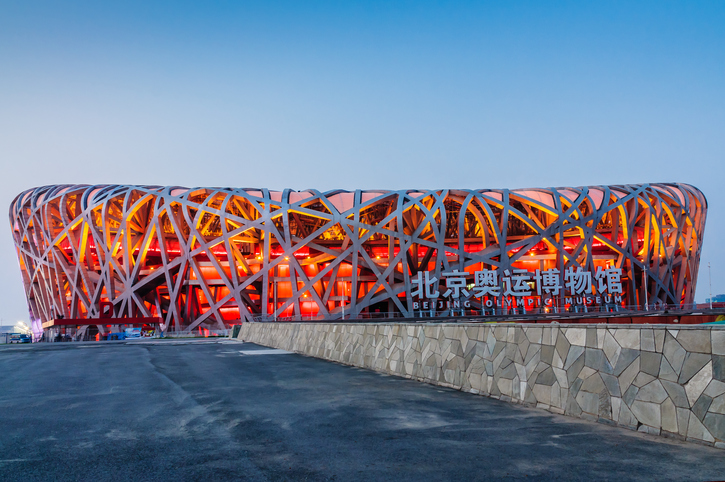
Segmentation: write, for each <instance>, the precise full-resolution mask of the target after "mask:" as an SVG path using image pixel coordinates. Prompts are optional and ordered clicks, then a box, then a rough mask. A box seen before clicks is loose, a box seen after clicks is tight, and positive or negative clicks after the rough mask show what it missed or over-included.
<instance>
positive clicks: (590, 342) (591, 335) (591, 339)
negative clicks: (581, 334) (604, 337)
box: [586, 328, 597, 348]
mask: <svg viewBox="0 0 725 482" xmlns="http://www.w3.org/2000/svg"><path fill="white" fill-rule="evenodd" d="M586 335H587V342H586V347H587V348H596V347H597V330H595V329H594V328H586Z"/></svg>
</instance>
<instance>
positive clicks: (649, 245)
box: [10, 184, 707, 332]
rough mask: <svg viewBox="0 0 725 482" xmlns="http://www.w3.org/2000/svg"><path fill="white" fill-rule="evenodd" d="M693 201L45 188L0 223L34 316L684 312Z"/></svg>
mask: <svg viewBox="0 0 725 482" xmlns="http://www.w3.org/2000/svg"><path fill="white" fill-rule="evenodd" d="M706 212H707V203H706V200H705V197H704V196H703V194H702V193H701V192H700V191H699V190H697V189H696V188H694V187H692V186H689V185H685V184H642V185H618V186H592V187H580V188H555V189H553V188H552V189H525V190H524V189H522V190H506V189H492V190H453V189H451V190H431V191H417V190H409V191H359V190H358V191H354V192H347V191H339V190H338V191H330V192H325V193H321V192H318V191H315V190H307V191H293V190H285V191H269V190H267V189H231V188H192V189H188V188H182V187H158V186H119V185H96V186H86V185H57V186H45V187H39V188H35V189H31V190H28V191H25V192H23V193H21V194H20V195H19V196H18V197H17V198H16V199H15V200H14V201H13V203H12V204H11V207H10V222H11V225H12V230H13V236H14V240H15V243H16V246H17V250H18V256H19V260H20V267H21V271H22V277H23V282H24V285H25V293H26V296H27V299H28V304H29V309H30V312H31V317H32V318H33V320H35V321H38V320H39V321H40V322H45V321H47V320H52V319H55V318H74V319H75V318H98V317H99V316H101V315H102V313H101V311H102V309H103V308H104V307H105V306H109V307H112V313H110V316H113V317H115V318H124V317H151V316H158V317H160V318H161V319H162V322H163V323H162V327H163V328H164V329H165V330H168V331H172V332H189V331H195V330H212V331H218V330H223V329H225V328H229V326H230V325H233V324H236V323H239V322H240V321H245V320H246V321H253V320H275V319H276V320H279V319H308V318H316V319H328V320H336V319H337V320H339V319H342V318H344V319H349V318H360V317H363V318H364V317H377V316H380V317H388V316H397V317H419V316H450V315H453V314H460V315H480V314H489V313H510V312H517V313H522V312H530V311H534V312H535V311H536V310H546V311H549V310H571V309H578V308H579V307H585V309H609V310H611V309H615V308H617V307H622V306H644V305H645V304H647V305H657V304H659V305H663V304H667V305H668V306H672V307H675V306H681V305H683V304H689V303H692V302H693V299H694V294H695V284H696V280H697V271H698V264H699V257H700V250H701V246H702V235H703V231H704V227H705V217H706Z"/></svg>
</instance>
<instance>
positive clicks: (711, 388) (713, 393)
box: [704, 380, 725, 398]
mask: <svg viewBox="0 0 725 482" xmlns="http://www.w3.org/2000/svg"><path fill="white" fill-rule="evenodd" d="M704 393H705V395H707V396H708V397H712V398H715V397H717V396H720V395H722V394H723V393H725V383H723V382H721V381H719V380H712V381H711V382H710V384H709V385H708V386H707V388H706V389H705V392H704Z"/></svg>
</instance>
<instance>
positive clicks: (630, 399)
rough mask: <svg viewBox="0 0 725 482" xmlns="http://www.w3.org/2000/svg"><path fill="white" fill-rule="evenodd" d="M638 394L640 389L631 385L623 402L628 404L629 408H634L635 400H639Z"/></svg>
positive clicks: (625, 393)
mask: <svg viewBox="0 0 725 482" xmlns="http://www.w3.org/2000/svg"><path fill="white" fill-rule="evenodd" d="M637 392H639V388H637V387H635V386H634V385H630V386H629V388H628V389H627V390H626V391H625V392H624V396H623V397H622V401H623V402H624V403H626V404H627V406H632V404H633V403H634V399H635V398H637Z"/></svg>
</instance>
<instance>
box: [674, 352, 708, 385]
mask: <svg viewBox="0 0 725 482" xmlns="http://www.w3.org/2000/svg"><path fill="white" fill-rule="evenodd" d="M711 359H712V357H711V356H710V355H704V354H702V353H688V354H687V355H686V356H685V361H684V363H683V364H682V371H680V377H679V378H678V379H677V381H678V382H679V383H680V384H683V385H684V384H686V383H687V382H688V381H689V380H690V379H691V378H692V377H693V376H694V375H695V374H696V373H698V372H699V371H700V370H702V367H704V366H705V365H706V364H708V363H710V360H711ZM710 365H711V366H712V363H710ZM710 375H711V376H712V370H710ZM708 382H709V380H708Z"/></svg>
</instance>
